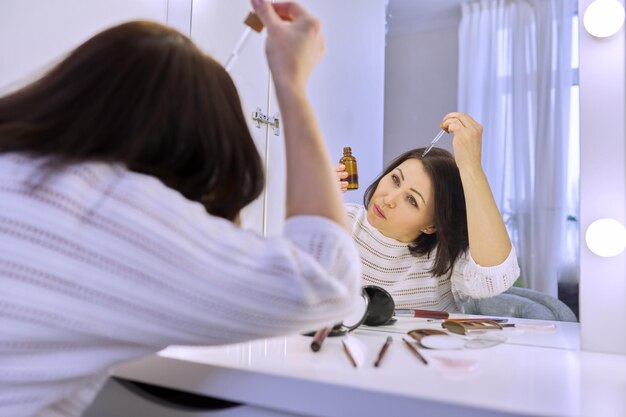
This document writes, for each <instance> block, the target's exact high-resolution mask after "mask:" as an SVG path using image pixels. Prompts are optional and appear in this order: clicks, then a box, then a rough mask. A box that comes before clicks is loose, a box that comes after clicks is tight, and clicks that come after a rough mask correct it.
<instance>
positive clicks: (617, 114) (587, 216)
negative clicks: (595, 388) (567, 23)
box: [578, 0, 626, 354]
mask: <svg viewBox="0 0 626 417" xmlns="http://www.w3.org/2000/svg"><path fill="white" fill-rule="evenodd" d="M590 3H591V0H579V2H578V10H579V15H580V16H583V13H584V11H585V9H586V8H587V6H588V5H589V4H590ZM582 21H583V19H580V22H581V25H582ZM625 33H626V32H625V31H624V28H623V27H622V29H621V30H620V31H619V32H618V33H617V34H616V35H614V36H612V37H611V38H608V39H597V38H593V37H592V36H591V35H589V34H588V33H587V31H586V30H585V29H584V27H582V26H581V27H580V143H581V149H580V151H581V152H580V220H581V222H580V226H581V244H580V272H581V278H580V322H581V326H582V327H581V328H582V341H581V342H582V344H581V346H582V348H583V349H585V350H591V351H602V352H610V353H620V354H626V324H625V323H626V253H622V254H620V255H618V256H615V257H613V258H601V257H599V256H596V255H594V254H593V253H592V252H591V251H590V250H589V249H588V248H587V245H586V244H585V241H584V232H585V230H586V229H587V227H588V226H589V225H590V224H591V223H592V222H593V221H594V220H597V219H599V218H602V217H611V218H614V219H616V220H619V221H620V222H621V223H622V224H626V124H625V117H626V88H625V81H626V68H625V65H626V42H625V37H626V35H625Z"/></svg>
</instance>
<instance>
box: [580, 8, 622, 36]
mask: <svg viewBox="0 0 626 417" xmlns="http://www.w3.org/2000/svg"><path fill="white" fill-rule="evenodd" d="M623 23H624V6H623V5H622V3H620V2H619V1H617V0H595V1H594V2H592V3H591V4H590V5H589V6H588V7H587V10H585V16H584V17H583V24H584V25H585V29H587V32H589V33H590V34H591V35H593V36H595V37H597V38H606V37H608V36H611V35H613V34H615V33H616V32H617V31H618V30H620V28H621V27H622V24H623Z"/></svg>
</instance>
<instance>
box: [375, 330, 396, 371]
mask: <svg viewBox="0 0 626 417" xmlns="http://www.w3.org/2000/svg"><path fill="white" fill-rule="evenodd" d="M392 342H393V338H392V337H391V336H387V340H385V344H383V347H382V348H381V349H380V352H378V357H377V358H376V362H374V366H376V367H378V366H379V365H380V362H381V361H382V360H383V357H384V356H385V354H386V353H387V350H388V349H389V345H391V343H392Z"/></svg>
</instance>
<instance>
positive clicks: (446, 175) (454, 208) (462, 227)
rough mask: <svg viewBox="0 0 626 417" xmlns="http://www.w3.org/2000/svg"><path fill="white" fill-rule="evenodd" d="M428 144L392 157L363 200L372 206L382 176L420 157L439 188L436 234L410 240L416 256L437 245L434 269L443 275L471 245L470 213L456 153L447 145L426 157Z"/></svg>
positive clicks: (435, 186)
mask: <svg viewBox="0 0 626 417" xmlns="http://www.w3.org/2000/svg"><path fill="white" fill-rule="evenodd" d="M424 150H425V148H419V149H412V150H410V151H408V152H405V153H403V154H402V155H400V156H398V157H397V158H396V159H394V160H393V161H391V162H390V163H389V165H387V167H386V168H385V170H384V171H383V173H382V174H380V175H379V176H378V177H377V178H376V180H374V182H373V183H372V184H371V185H370V186H369V187H367V189H366V190H365V194H364V195H363V204H364V205H365V207H368V206H369V203H370V200H371V198H372V195H373V194H374V191H376V188H377V187H378V183H379V182H380V180H381V179H382V178H383V177H384V176H385V175H387V174H389V173H390V172H391V171H393V170H394V169H396V167H397V166H398V165H400V164H401V163H403V162H404V161H406V160H407V159H419V160H420V161H422V164H423V165H424V169H425V170H426V172H427V173H428V175H429V176H430V179H431V181H432V182H433V187H434V190H435V224H434V226H435V227H436V230H437V231H436V232H435V233H433V234H426V233H422V234H420V235H419V236H418V237H417V238H416V239H415V240H414V241H413V242H411V243H409V251H410V252H411V254H412V255H414V256H419V255H429V254H430V252H431V251H432V250H433V249H435V248H437V255H436V258H435V262H434V264H433V267H432V269H431V271H430V272H431V273H433V274H434V275H437V276H439V275H443V274H445V273H447V272H448V271H450V270H451V269H452V267H453V266H454V263H455V261H456V259H457V257H458V256H459V255H460V254H461V253H462V252H464V251H466V250H467V248H468V247H469V238H468V235H467V215H466V209H465V195H464V194H463V184H462V183H461V176H460V174H459V169H458V167H457V165H456V162H455V160H454V156H452V154H451V153H450V152H448V151H446V150H445V149H441V148H432V149H431V150H430V152H428V153H427V154H426V156H425V157H422V154H423V153H424Z"/></svg>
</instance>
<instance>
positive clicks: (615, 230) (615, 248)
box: [583, 0, 626, 257]
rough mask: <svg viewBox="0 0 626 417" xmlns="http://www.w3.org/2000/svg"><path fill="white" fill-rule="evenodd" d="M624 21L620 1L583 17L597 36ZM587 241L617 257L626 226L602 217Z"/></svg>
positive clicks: (607, 0) (600, 2) (599, 1)
mask: <svg viewBox="0 0 626 417" xmlns="http://www.w3.org/2000/svg"><path fill="white" fill-rule="evenodd" d="M623 24H624V6H623V5H622V4H621V3H620V2H619V1H617V0H595V1H594V2H592V3H591V4H590V5H589V6H588V7H587V9H586V10H585V15H584V17H583V25H584V26H585V30H587V32H589V34H590V35H592V36H595V37H597V38H606V37H609V36H612V35H614V34H616V33H617V32H618V31H619V30H620V29H621V28H622V25H623ZM585 243H587V247H588V248H589V249H590V250H591V251H592V252H593V253H595V254H596V255H598V256H603V257H611V256H617V255H619V254H620V253H622V251H623V250H624V249H625V248H626V228H624V225H623V224H622V223H620V222H619V221H617V220H615V219H608V218H607V219H598V220H596V221H594V222H593V223H591V224H590V225H589V227H588V228H587V231H586V233H585Z"/></svg>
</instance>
